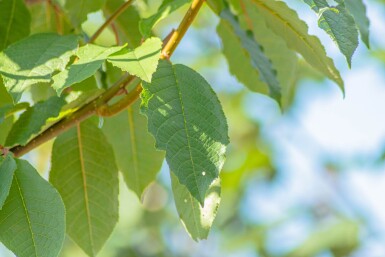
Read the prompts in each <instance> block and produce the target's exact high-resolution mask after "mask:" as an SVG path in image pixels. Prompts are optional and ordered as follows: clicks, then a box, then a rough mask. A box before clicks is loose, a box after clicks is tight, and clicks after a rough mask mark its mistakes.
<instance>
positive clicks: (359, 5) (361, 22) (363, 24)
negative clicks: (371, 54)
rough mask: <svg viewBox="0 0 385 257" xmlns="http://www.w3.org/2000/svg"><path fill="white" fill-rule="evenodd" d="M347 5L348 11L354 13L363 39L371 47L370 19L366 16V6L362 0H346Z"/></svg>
mask: <svg viewBox="0 0 385 257" xmlns="http://www.w3.org/2000/svg"><path fill="white" fill-rule="evenodd" d="M344 2H345V6H346V8H347V9H348V11H349V12H350V13H351V14H352V15H353V17H354V20H355V21H356V24H357V27H358V30H359V31H360V34H361V39H362V41H363V42H364V43H365V45H366V46H367V47H368V48H370V43H369V25H370V22H369V19H368V17H367V16H366V6H365V4H364V3H363V1H362V0H345V1H344Z"/></svg>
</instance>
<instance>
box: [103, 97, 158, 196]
mask: <svg viewBox="0 0 385 257" xmlns="http://www.w3.org/2000/svg"><path fill="white" fill-rule="evenodd" d="M139 104H140V103H139V102H137V103H135V104H134V105H133V106H130V107H128V108H127V110H125V111H123V112H121V113H119V114H118V115H116V116H114V117H111V118H108V119H105V121H104V125H103V131H104V133H105V135H106V136H107V139H108V141H109V142H110V143H111V145H112V148H113V149H114V153H115V156H116V161H117V164H118V167H119V170H120V171H121V172H122V173H123V176H124V179H125V181H126V184H127V186H128V187H129V188H130V189H131V190H133V191H134V192H135V193H136V195H137V196H138V197H139V199H141V198H142V195H143V192H144V191H145V189H146V188H147V186H148V185H149V184H150V183H151V182H152V181H154V180H155V179H156V175H157V174H158V172H159V170H160V168H161V167H162V163H163V159H164V152H163V151H157V150H156V149H155V139H154V137H153V136H152V135H151V134H150V133H149V132H148V131H147V130H146V129H143V128H146V127H147V119H146V117H145V116H143V115H142V114H140V113H139Z"/></svg>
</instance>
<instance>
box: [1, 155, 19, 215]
mask: <svg viewBox="0 0 385 257" xmlns="http://www.w3.org/2000/svg"><path fill="white" fill-rule="evenodd" d="M15 170H16V162H15V160H14V159H13V158H12V157H11V156H10V155H7V156H6V157H5V158H4V159H3V157H1V156H0V210H1V209H2V208H3V205H4V202H5V200H6V199H7V197H8V194H9V190H10V189H11V185H12V180H13V174H14V173H15Z"/></svg>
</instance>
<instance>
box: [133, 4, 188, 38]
mask: <svg viewBox="0 0 385 257" xmlns="http://www.w3.org/2000/svg"><path fill="white" fill-rule="evenodd" d="M189 2H190V0H171V1H164V2H163V3H162V5H161V6H160V7H159V9H158V11H157V12H156V13H155V14H154V15H152V16H150V17H148V18H145V19H142V20H141V21H140V23H139V30H140V33H142V35H143V36H144V37H149V36H151V30H152V28H153V27H154V26H155V25H156V24H157V23H158V22H159V21H161V20H162V19H164V18H166V17H167V16H168V15H170V14H171V13H172V12H174V11H176V10H178V9H179V8H180V7H182V6H183V5H185V4H187V3H189Z"/></svg>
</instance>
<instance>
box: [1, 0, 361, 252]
mask: <svg viewBox="0 0 385 257" xmlns="http://www.w3.org/2000/svg"><path fill="white" fill-rule="evenodd" d="M128 2H131V1H128ZM199 2H200V3H201V2H203V1H197V0H195V1H193V3H192V5H193V6H194V5H196V4H197V3H199ZM188 3H190V1H188V0H165V1H164V2H163V3H162V4H161V6H160V7H159V8H158V11H157V12H155V13H154V14H153V15H152V16H148V17H145V14H143V12H140V10H139V7H138V6H136V5H131V6H128V5H127V3H126V2H124V1H123V0H97V1H96V0H92V1H91V0H57V1H25V2H24V1H22V0H3V1H1V2H0V13H1V17H0V50H1V53H0V74H1V79H0V80H1V81H0V146H1V149H2V152H3V157H1V158H0V241H1V242H2V243H3V244H4V245H5V246H6V247H8V248H9V249H10V250H11V251H13V252H14V253H15V254H16V255H17V256H20V257H24V256H25V257H29V256H39V257H43V256H47V257H52V256H57V255H58V254H59V252H60V249H61V247H62V243H63V240H64V236H65V234H66V233H67V234H68V235H69V236H70V237H71V238H72V239H73V240H74V241H75V242H76V243H77V244H78V245H79V246H80V247H81V248H82V249H83V250H84V252H85V253H87V254H88V255H89V256H96V254H97V253H98V252H99V250H100V249H101V247H102V246H103V244H104V243H105V242H106V240H107V239H108V237H109V236H110V234H111V233H112V231H113V229H114V226H115V224H116V222H117V220H118V188H119V181H118V172H119V171H120V172H121V173H122V174H123V177H124V180H125V182H126V184H127V186H128V187H129V188H130V189H131V190H133V191H134V192H135V193H136V194H137V196H138V197H139V198H142V197H143V194H144V192H145V189H146V188H147V187H148V185H149V184H150V183H151V182H152V181H154V180H155V179H156V176H157V173H158V171H159V169H160V167H161V165H162V163H163V160H164V159H165V160H166V161H167V163H168V166H169V167H170V171H171V172H170V176H171V181H172V190H173V192H174V200H175V204H176V208H177V211H178V213H179V216H180V219H181V221H182V222H183V224H184V226H185V227H186V229H187V231H188V233H189V234H190V235H191V237H192V238H193V239H195V240H198V239H203V238H206V237H207V235H208V232H209V229H210V227H211V225H212V223H213V220H214V218H215V215H216V211H217V209H218V206H219V203H220V193H221V192H220V183H221V182H220V176H219V174H220V170H221V169H222V167H223V164H224V161H225V152H226V146H227V145H228V144H229V139H228V126H227V122H226V118H225V115H224V112H223V110H222V106H221V103H220V102H219V100H218V98H217V96H216V94H215V92H214V91H213V90H212V88H211V86H210V85H209V84H208V82H207V81H206V80H205V79H204V78H203V77H202V76H201V75H200V74H198V73H197V72H196V71H194V70H192V69H191V68H189V67H187V66H185V65H183V64H172V63H171V62H170V61H169V60H164V56H163V55H162V41H161V40H160V39H159V38H157V37H155V36H153V33H152V29H153V27H154V26H155V25H156V24H157V23H158V22H159V21H160V20H161V19H164V18H166V17H167V16H168V15H169V14H170V13H171V12H173V11H176V10H178V9H179V8H180V7H182V6H184V5H185V4H188ZM305 3H306V4H308V5H310V6H311V8H312V9H313V10H314V11H315V12H316V13H317V14H318V16H319V26H320V28H322V29H324V30H325V31H326V32H327V33H328V34H329V35H330V36H331V38H332V39H333V41H335V43H336V44H337V46H338V47H339V49H340V50H341V52H342V53H343V54H344V55H345V57H346V59H347V61H348V64H349V66H350V65H351V58H352V55H353V53H354V51H355V49H356V48H357V45H358V34H359V33H360V34H361V38H362V40H363V42H364V43H365V44H366V45H367V46H369V35H368V26H369V22H368V19H367V18H366V14H365V6H364V4H363V3H362V1H361V0H345V1H343V0H338V1H337V4H338V5H337V6H330V5H329V4H328V2H327V1H326V0H314V1H311V0H305ZM207 4H208V5H209V6H210V7H211V9H212V10H213V12H214V13H216V14H217V15H218V17H219V18H220V22H219V24H218V27H217V33H218V35H219V37H220V38H221V40H222V44H223V54H224V56H225V57H226V58H227V60H228V64H229V69H230V72H231V73H232V74H233V75H234V76H235V77H236V78H237V79H238V80H239V81H240V82H242V83H243V84H244V85H245V86H247V87H248V88H249V89H250V90H252V91H254V92H258V93H262V94H266V95H269V96H271V97H272V98H273V99H275V100H276V101H277V102H278V103H279V104H280V105H281V106H282V107H283V108H284V107H285V106H286V105H287V103H288V101H289V99H290V94H291V91H292V87H293V84H294V83H295V81H296V76H297V75H296V74H297V69H298V63H299V59H300V58H303V59H304V60H305V61H306V62H308V63H309V64H310V65H311V66H313V67H314V68H315V69H317V70H318V71H320V72H321V73H322V74H324V75H325V76H326V77H328V78H330V79H331V80H333V81H335V82H336V83H337V84H338V85H339V86H340V87H341V88H342V89H343V81H342V79H341V76H340V74H339V71H338V70H337V69H336V67H335V66H334V63H333V61H332V59H330V58H329V57H328V56H327V55H326V52H325V50H324V47H323V46H322V44H321V42H320V40H319V39H318V38H317V37H315V36H312V35H309V34H308V28H307V25H306V23H305V22H304V21H302V20H301V19H300V18H299V17H298V15H297V13H296V12H295V11H294V10H293V9H291V8H290V7H289V6H288V5H287V4H286V3H285V2H282V1H276V0H229V1H222V0H209V1H207ZM122 6H125V9H121V8H122ZM127 6H128V7H127ZM116 10H117V11H118V12H120V13H119V14H120V15H119V16H117V17H116V19H115V20H114V22H113V23H112V24H111V30H110V29H108V30H105V31H104V32H103V33H104V34H103V33H102V34H101V36H100V37H99V38H98V39H96V41H95V43H96V44H94V43H90V42H89V40H90V37H91V36H92V34H93V32H94V31H95V30H94V29H92V28H90V26H87V15H88V14H89V13H92V12H98V13H99V14H103V15H104V16H105V17H109V16H111V15H113V14H115V13H116V12H115V11H116ZM47 13H48V14H49V15H47ZM189 14H190V13H189V12H188V13H187V14H186V15H189ZM358 32H359V33H358ZM108 33H110V34H108ZM109 35H114V36H115V39H116V40H115V42H111V40H110V37H109ZM91 38H92V37H91ZM121 42H123V43H121ZM126 73H128V74H130V75H132V76H135V77H136V78H137V80H135V81H137V82H138V83H139V82H141V90H142V93H141V101H140V102H141V103H139V102H136V103H134V104H132V105H130V106H128V107H127V108H125V109H124V110H123V111H121V112H120V113H118V114H117V115H116V116H114V117H111V118H106V119H105V120H104V122H103V124H100V122H99V121H98V119H97V118H95V117H93V118H90V119H87V120H85V121H83V120H80V119H79V120H77V118H78V116H77V113H78V112H79V111H81V110H82V108H83V107H84V106H85V105H87V104H90V103H91V105H92V104H95V108H102V107H103V108H107V109H108V105H107V106H106V103H103V105H101V106H99V105H98V104H99V102H98V101H97V99H100V98H102V97H103V96H104V94H105V93H106V92H108V90H109V89H110V88H112V87H114V85H115V84H114V83H115V82H116V81H118V82H119V81H120V80H119V78H120V77H122V76H123V77H124V76H125V74H126ZM129 90H130V89H129ZM25 92H29V93H30V95H31V96H32V101H30V102H33V104H32V105H31V104H30V103H29V102H27V101H25V100H26V99H27V98H28V97H26V94H25ZM27 100H28V99H27ZM121 100H123V101H124V96H119V95H116V96H115V98H114V100H113V101H117V102H119V101H121ZM20 112H21V114H20V115H19V113H20ZM16 117H17V118H16ZM71 119H73V120H75V122H74V123H73V125H74V126H73V127H71V128H69V127H68V128H65V130H66V131H60V127H59V128H58V127H55V126H54V125H55V124H58V123H59V122H61V121H63V120H71ZM146 128H148V129H146ZM63 130H64V128H63ZM50 132H52V133H57V134H58V136H57V137H56V139H55V141H54V144H53V148H52V160H51V170H50V172H49V182H48V181H46V180H45V179H43V178H42V177H41V176H40V175H39V174H38V172H37V171H36V169H35V168H33V167H32V166H31V165H30V164H29V163H28V162H27V161H25V160H21V159H18V158H15V157H14V156H13V155H12V152H13V150H14V149H20V148H23V147H24V146H26V145H28V144H30V143H33V142H34V140H36V139H38V138H39V136H41V135H43V134H44V133H50ZM59 132H60V133H59ZM8 151H10V153H8Z"/></svg>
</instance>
